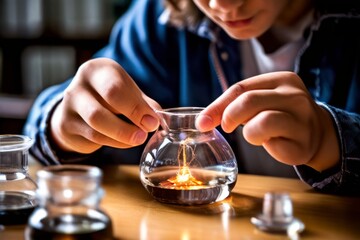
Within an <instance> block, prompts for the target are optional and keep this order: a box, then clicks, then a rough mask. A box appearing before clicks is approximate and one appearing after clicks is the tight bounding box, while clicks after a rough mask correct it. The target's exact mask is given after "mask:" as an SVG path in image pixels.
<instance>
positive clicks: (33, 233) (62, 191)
mask: <svg viewBox="0 0 360 240" xmlns="http://www.w3.org/2000/svg"><path fill="white" fill-rule="evenodd" d="M101 178H102V171H101V170H100V169H99V168H97V167H93V166H86V165H57V166H49V167H45V168H43V169H41V170H39V171H38V172H37V184H38V190H37V191H36V196H37V199H38V201H39V206H38V207H37V208H36V209H35V210H34V212H33V213H32V215H31V216H30V218H29V221H28V226H27V228H26V230H25V239H26V240H30V239H31V240H35V239H58V240H61V239H64V240H65V239H72V240H78V239H86V240H91V239H104V240H107V239H113V235H112V231H113V230H112V222H111V219H110V217H109V216H108V215H107V214H106V213H105V212H104V211H102V210H101V209H100V208H99V204H100V201H101V199H102V197H103V193H104V191H103V189H102V187H101Z"/></svg>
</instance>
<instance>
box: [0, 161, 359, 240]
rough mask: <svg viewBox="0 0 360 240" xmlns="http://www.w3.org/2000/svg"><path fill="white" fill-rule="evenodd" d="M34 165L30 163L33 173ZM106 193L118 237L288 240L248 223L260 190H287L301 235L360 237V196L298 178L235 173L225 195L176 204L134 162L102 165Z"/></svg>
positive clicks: (18, 232) (15, 232) (19, 230)
mask: <svg viewBox="0 0 360 240" xmlns="http://www.w3.org/2000/svg"><path fill="white" fill-rule="evenodd" d="M36 169H37V168H34V167H32V169H31V175H34V172H35V171H36ZM103 171H104V179H103V187H104V189H105V191H106V195H105V197H104V198H103V200H102V203H101V206H102V208H103V210H104V211H105V212H107V213H108V214H109V215H110V217H111V219H112V221H113V225H114V235H115V236H116V239H119V240H120V239H121V240H122V239H182V240H188V239H288V237H287V236H286V235H282V234H273V233H265V232H262V231H259V230H258V229H256V228H255V227H254V226H253V225H252V224H251V222H250V218H251V217H252V216H255V215H257V214H258V213H260V212H261V209H262V201H263V197H264V194H265V193H266V192H268V191H286V192H288V193H289V194H290V196H291V198H292V200H293V207H294V216H295V217H296V218H299V219H300V220H302V221H303V222H304V224H305V226H306V227H305V231H304V232H303V233H302V234H301V235H300V238H301V239H344V240H349V239H359V238H360V207H359V205H360V198H356V197H340V196H332V195H326V194H319V193H316V192H314V191H313V190H311V189H310V188H309V187H308V186H307V185H306V184H304V183H302V182H301V181H300V180H297V179H286V178H275V177H263V176H255V175H239V176H238V181H237V184H236V186H235V188H234V189H233V191H232V194H231V196H230V197H229V198H227V199H225V200H224V201H222V202H219V203H214V204H210V205H201V206H177V205H169V204H162V203H159V202H157V201H156V200H154V199H153V198H152V197H151V196H150V195H149V194H148V192H147V191H146V190H145V188H144V187H143V186H142V184H141V182H140V180H139V174H138V171H139V169H138V167H137V166H109V167H106V168H104V169H103ZM24 227H25V226H22V225H20V226H11V227H5V229H3V230H0V239H1V240H12V239H14V240H18V239H23V231H24Z"/></svg>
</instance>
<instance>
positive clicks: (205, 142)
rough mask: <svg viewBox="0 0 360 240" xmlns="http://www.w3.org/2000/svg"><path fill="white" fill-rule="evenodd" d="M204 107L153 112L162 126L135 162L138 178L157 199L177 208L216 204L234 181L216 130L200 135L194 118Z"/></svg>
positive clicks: (229, 155) (230, 159) (232, 162)
mask: <svg viewBox="0 0 360 240" xmlns="http://www.w3.org/2000/svg"><path fill="white" fill-rule="evenodd" d="M201 110H203V108H198V107H182V108H171V109H165V110H162V111H157V113H158V115H159V116H160V120H161V127H160V128H159V129H158V130H157V131H156V132H155V133H154V135H153V136H152V137H151V138H150V140H149V142H148V143H147V145H146V146H145V149H144V151H143V154H142V157H141V160H140V179H141V182H142V184H143V185H144V187H145V188H146V189H147V190H148V192H149V193H150V194H151V195H152V196H153V197H154V198H155V199H156V200H158V201H160V202H164V203H172V204H180V205H197V204H208V203H213V202H218V201H221V200H223V199H225V198H226V197H228V196H229V195H230V192H231V190H232V189H233V187H234V186H235V183H236V180H237V173H238V168H237V161H236V158H235V155H234V152H233V151H232V149H231V147H230V145H229V144H228V143H227V141H226V140H225V138H224V137H223V136H222V135H221V134H220V132H219V131H217V130H216V129H213V130H212V131H208V132H200V131H198V130H197V129H196V127H195V119H196V117H197V116H198V114H199V113H200V111H201Z"/></svg>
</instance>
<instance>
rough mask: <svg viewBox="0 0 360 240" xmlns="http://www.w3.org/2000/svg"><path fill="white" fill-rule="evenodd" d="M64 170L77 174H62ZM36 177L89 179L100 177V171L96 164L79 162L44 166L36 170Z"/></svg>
mask: <svg viewBox="0 0 360 240" xmlns="http://www.w3.org/2000/svg"><path fill="white" fill-rule="evenodd" d="M64 172H74V173H79V174H72V175H68V174H62V173H64ZM36 175H37V177H38V178H41V179H50V178H55V179H67V178H75V179H89V178H101V177H102V171H101V169H100V168H98V167H96V166H90V165H79V164H62V165H52V166H46V167H43V168H42V169H40V170H39V171H38V172H37V174H36Z"/></svg>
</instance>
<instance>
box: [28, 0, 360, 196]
mask: <svg viewBox="0 0 360 240" xmlns="http://www.w3.org/2000/svg"><path fill="white" fill-rule="evenodd" d="M338 2H339V1H336V0H266V1H265V0H193V1H190V0H179V1H175V0H168V1H165V3H166V4H165V5H163V2H162V1H160V0H141V1H135V2H134V3H133V5H132V6H131V8H130V9H129V11H128V12H127V13H126V14H125V15H124V16H123V17H122V18H121V19H120V20H119V21H118V22H117V23H116V25H115V26H114V28H113V32H112V35H111V38H110V42H109V44H108V46H106V47H105V48H103V49H102V50H101V51H99V52H98V53H97V54H96V56H95V57H94V59H92V60H89V61H88V62H86V63H84V64H83V65H82V66H81V67H80V68H79V70H78V71H77V73H76V75H75V76H74V78H73V79H71V80H69V81H66V82H64V83H63V84H61V85H58V86H53V87H51V88H49V89H47V90H45V91H44V92H43V93H42V94H41V95H40V96H39V97H38V99H37V101H36V102H35V104H34V106H33V109H32V111H31V112H30V115H29V118H28V121H27V124H26V126H25V133H26V134H27V135H30V136H32V137H34V138H35V139H36V144H35V145H34V147H33V148H32V154H34V155H35V157H37V158H38V159H39V160H40V161H41V162H42V163H43V164H60V163H73V162H77V161H83V162H84V163H85V162H86V163H95V161H97V164H99V161H107V162H116V163H123V162H127V163H129V162H131V163H138V160H139V159H140V154H141V149H142V147H143V143H144V142H145V141H146V139H147V137H148V133H149V132H152V131H154V130H155V129H157V127H158V125H159V120H158V118H157V116H156V113H155V112H154V109H156V108H160V107H162V108H167V107H177V106H203V107H206V108H205V110H204V111H203V112H202V113H201V114H200V115H199V117H198V119H197V127H198V129H199V130H201V131H206V130H208V129H212V128H214V127H217V126H218V125H221V128H222V129H223V131H224V132H226V133H229V134H226V136H227V137H228V140H229V141H230V143H231V144H232V146H233V147H234V152H235V153H236V154H237V158H238V162H239V169H240V171H241V172H248V173H255V174H267V175H276V176H294V173H295V172H296V174H297V175H298V176H299V177H300V178H301V179H302V180H304V181H306V182H307V183H308V184H310V185H311V186H312V187H313V188H315V189H317V190H321V191H324V192H325V191H326V192H332V193H338V194H340V193H346V194H353V193H359V189H360V166H359V162H360V144H359V142H360V127H359V126H360V115H359V113H360V101H359V98H360V89H359V88H360V76H359V75H358V69H360V68H359V67H360V66H359V51H358V49H359V47H360V41H359V36H360V34H359V31H360V28H359V25H360V18H359V16H360V15H359V8H358V6H357V5H358V4H357V2H356V1H350V0H348V1H342V2H341V3H338ZM164 6H165V7H164ZM119 116H121V117H119ZM124 117H125V118H124ZM125 159H126V160H125ZM283 163H284V164H283ZM294 169H295V171H294Z"/></svg>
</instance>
